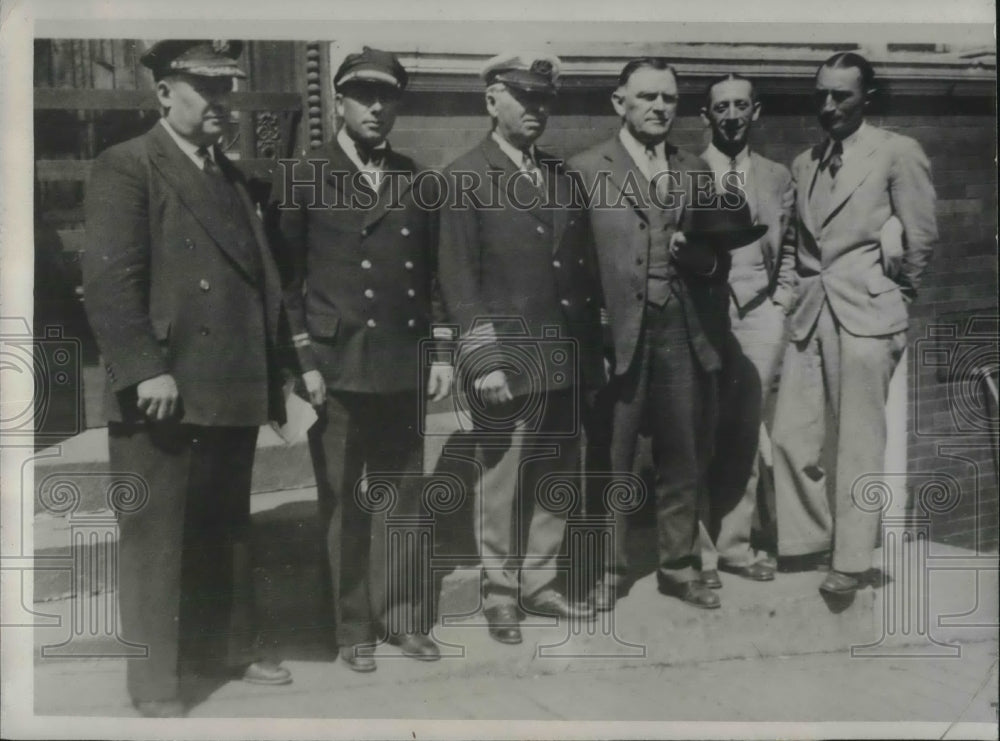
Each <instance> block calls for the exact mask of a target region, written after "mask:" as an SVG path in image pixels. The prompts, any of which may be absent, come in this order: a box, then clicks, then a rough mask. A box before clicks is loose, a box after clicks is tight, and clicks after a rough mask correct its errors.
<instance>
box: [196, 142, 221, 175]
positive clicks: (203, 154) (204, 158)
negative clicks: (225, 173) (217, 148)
mask: <svg viewBox="0 0 1000 741" xmlns="http://www.w3.org/2000/svg"><path fill="white" fill-rule="evenodd" d="M196 154H197V155H198V156H199V157H200V158H201V169H202V172H205V173H208V174H209V175H212V176H213V177H218V176H219V175H221V174H222V172H221V171H220V170H219V166H218V165H217V164H215V160H214V159H212V155H211V153H210V152H209V151H208V147H198V151H197V152H196Z"/></svg>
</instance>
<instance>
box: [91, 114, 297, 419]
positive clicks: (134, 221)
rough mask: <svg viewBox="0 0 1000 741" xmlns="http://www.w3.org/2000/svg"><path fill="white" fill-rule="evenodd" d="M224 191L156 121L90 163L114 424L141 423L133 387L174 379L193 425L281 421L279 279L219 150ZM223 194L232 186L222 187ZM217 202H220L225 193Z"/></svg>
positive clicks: (99, 318)
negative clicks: (157, 378)
mask: <svg viewBox="0 0 1000 741" xmlns="http://www.w3.org/2000/svg"><path fill="white" fill-rule="evenodd" d="M215 161H216V162H217V164H218V166H219V169H220V170H221V171H222V176H224V178H225V179H226V180H228V181H229V185H228V186H225V185H224V186H223V189H222V190H221V193H222V194H223V195H220V190H219V189H218V188H213V184H212V182H211V181H209V180H208V178H211V177H220V176H213V175H209V174H207V173H205V172H203V171H201V170H200V169H199V168H198V166H197V165H196V164H195V163H194V162H192V161H191V159H190V158H189V157H188V156H187V155H186V154H184V152H182V151H181V149H180V148H179V147H178V146H177V144H176V143H175V142H174V141H173V140H172V139H171V137H170V134H169V133H168V132H167V131H166V129H164V127H163V125H161V124H159V123H157V124H156V125H155V126H154V127H153V128H152V129H151V130H150V131H149V132H147V133H146V134H144V135H142V136H140V137H137V138H135V139H131V140H129V141H127V142H124V143H122V144H119V145H116V146H113V147H111V148H109V149H108V150H106V151H105V152H103V153H102V154H101V155H100V156H99V157H98V158H97V160H96V161H95V162H94V167H93V170H92V172H91V176H90V182H89V184H88V188H87V202H86V218H87V226H86V229H87V238H86V253H85V255H84V259H83V271H84V303H85V307H86V310H87V316H88V318H89V320H90V324H91V327H92V328H93V331H94V336H95V338H96V340H97V344H98V346H99V348H100V350H101V354H102V356H103V359H104V362H105V367H106V370H107V381H108V385H107V389H108V393H107V395H106V406H107V415H108V418H109V419H110V420H112V421H130V420H137V419H140V418H141V413H140V412H139V411H138V410H137V409H136V385H137V384H139V383H140V382H141V381H144V380H146V379H149V378H152V377H154V376H157V375H160V374H163V373H170V374H172V375H173V376H174V379H175V380H176V382H177V387H178V391H179V393H180V398H181V407H182V412H183V415H182V417H181V421H183V422H185V423H189V424H196V425H219V426H255V425H260V424H264V423H266V422H267V421H268V419H273V420H281V419H282V418H283V416H284V405H283V403H282V400H281V394H280V383H279V381H280V377H279V375H278V374H277V372H276V369H277V367H278V361H277V354H276V348H277V343H278V331H279V324H281V323H282V322H283V315H282V309H281V284H280V279H279V275H278V271H277V267H276V266H275V264H274V260H273V259H272V257H271V253H270V248H269V246H268V244H267V241H266V237H265V235H264V230H263V225H262V223H261V222H260V219H259V218H258V216H257V213H256V209H255V208H254V207H253V205H252V204H251V201H250V198H249V196H248V194H247V190H246V183H245V181H244V178H243V176H242V174H241V173H240V172H239V171H238V170H237V169H236V167H234V166H233V164H232V163H231V162H230V161H229V160H228V159H226V157H225V155H223V154H222V153H221V152H220V151H216V152H215ZM227 189H228V190H227ZM224 196H225V197H224Z"/></svg>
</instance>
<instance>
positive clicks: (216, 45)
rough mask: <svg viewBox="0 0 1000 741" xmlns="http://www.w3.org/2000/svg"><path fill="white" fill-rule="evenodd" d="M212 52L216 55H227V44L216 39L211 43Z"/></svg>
mask: <svg viewBox="0 0 1000 741" xmlns="http://www.w3.org/2000/svg"><path fill="white" fill-rule="evenodd" d="M212 51H213V52H215V53H216V54H228V53H229V42H228V41H226V40H219V39H216V40H215V41H213V42H212Z"/></svg>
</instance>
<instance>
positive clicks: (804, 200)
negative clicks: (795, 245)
mask: <svg viewBox="0 0 1000 741" xmlns="http://www.w3.org/2000/svg"><path fill="white" fill-rule="evenodd" d="M825 147H826V142H821V143H820V144H817V145H816V146H814V147H813V148H812V150H811V152H810V156H809V161H808V162H807V163H806V165H805V167H804V168H803V172H802V176H801V177H799V178H798V180H797V182H796V189H797V192H796V194H795V198H796V203H799V204H801V206H800V207H799V216H800V217H801V220H802V223H803V225H805V227H806V229H808V230H809V232H810V233H811V234H816V221H815V219H814V218H813V211H814V210H815V209H814V208H813V199H812V187H813V181H815V180H816V172H817V171H818V170H819V162H820V159H821V158H822V156H823V149H824V148H825Z"/></svg>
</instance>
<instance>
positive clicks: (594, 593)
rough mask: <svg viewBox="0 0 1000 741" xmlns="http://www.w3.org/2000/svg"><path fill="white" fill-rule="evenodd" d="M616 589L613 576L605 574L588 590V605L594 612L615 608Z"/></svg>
mask: <svg viewBox="0 0 1000 741" xmlns="http://www.w3.org/2000/svg"><path fill="white" fill-rule="evenodd" d="M618 591H619V587H618V583H617V582H616V581H615V580H614V579H613V578H611V577H607V576H605V577H603V578H601V579H600V580H598V582H597V584H595V585H594V588H593V589H591V590H590V595H589V596H590V599H589V601H590V606H591V607H593V608H594V611H595V612H609V611H610V610H613V609H615V602H617V601H618Z"/></svg>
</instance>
